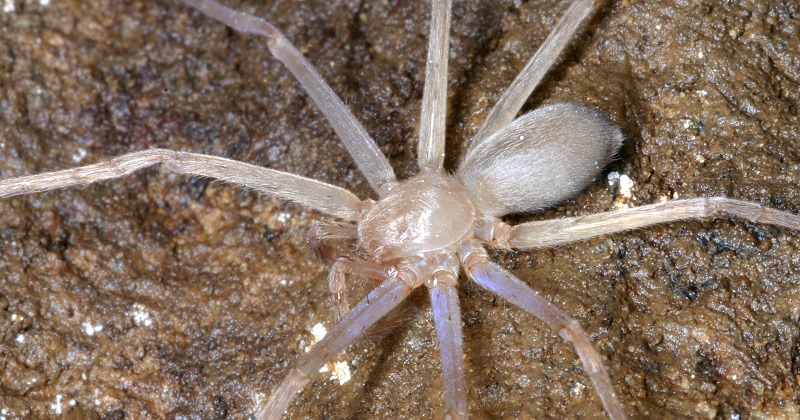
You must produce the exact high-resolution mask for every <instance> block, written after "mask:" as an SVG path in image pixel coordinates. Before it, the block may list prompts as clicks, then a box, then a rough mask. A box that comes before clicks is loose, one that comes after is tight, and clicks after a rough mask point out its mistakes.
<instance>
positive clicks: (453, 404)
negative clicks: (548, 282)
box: [3, 2, 797, 415]
mask: <svg viewBox="0 0 800 420" xmlns="http://www.w3.org/2000/svg"><path fill="white" fill-rule="evenodd" d="M190 3H192V2H190ZM580 3H583V5H584V7H586V9H585V10H584V12H585V13H588V7H587V6H586V2H575V4H580ZM435 6H441V4H440V5H435ZM570 10H571V11H572V13H574V12H575V6H573V7H572V8H571V9H570ZM569 15H570V12H567V16H569ZM580 20H581V19H578V18H573V19H572V21H573V22H575V23H576V24H577V22H579V21H580ZM445 33H446V31H445ZM566 38H568V37H562V41H564V42H565V41H566ZM445 44H446V43H445ZM432 50H434V49H432ZM544 67H545V68H542V70H546V67H549V66H544ZM442 73H444V72H442ZM426 79H427V78H426ZM427 85H430V83H428V84H427ZM440 88H442V89H443V87H442V86H440ZM532 88H533V86H531V89H532ZM427 96H428V95H426V97H427ZM442 96H443V95H442ZM521 96H522V100H524V99H525V97H527V96H528V95H527V94H524V95H521ZM424 102H425V103H426V104H428V103H429V102H431V101H429V100H425V101H424ZM438 109H439V111H443V106H440V107H438ZM544 109H545V110H547V111H552V112H555V113H557V114H558V115H559V116H560V117H562V118H569V117H570V114H569V113H566V114H565V113H564V110H563V108H561V109H559V108H558V107H556V108H544ZM568 109H572V110H573V111H575V112H576V113H577V114H578V115H584V116H593V115H595V114H594V113H592V112H589V111H586V110H584V109H583V108H568ZM516 112H517V110H514V111H513V112H510V114H512V115H510V116H509V117H508V118H509V119H511V118H513V117H514V116H515V114H516ZM536 112H545V111H536ZM441 114H442V112H440V113H439V115H441ZM529 115H530V114H529ZM533 115H540V114H533ZM522 118H524V117H522ZM530 118H531V120H532V121H533V122H531V123H530V124H532V125H534V126H536V125H537V123H538V122H540V120H538V119H537V118H535V117H530ZM590 119H591V118H590ZM423 120H424V119H423ZM593 121H594V122H595V123H597V124H598V127H600V128H602V129H601V130H600V131H606V132H607V133H608V132H609V131H610V132H613V129H611V128H609V127H608V126H606V125H605V123H600V122H599V121H601V120H593ZM592 125H594V124H592ZM422 126H423V127H425V124H423V125H422ZM442 127H443V126H442ZM592 131H597V127H595V128H594V129H592ZM606 137H613V135H607V136H606ZM150 153H153V152H150ZM561 153H564V151H563V150H562V151H561ZM145 154H146V153H145ZM604 154H606V155H610V153H609V151H608V150H606V152H605V153H604ZM421 155H423V156H425V153H421ZM434 155H437V154H436V153H434ZM129 156H130V155H129ZM134 156H136V155H134ZM187 156H194V155H187ZM584 157H585V156H584ZM200 159H205V158H200ZM434 160H435V159H434ZM590 160H591V159H590ZM466 161H467V162H469V161H470V153H468V154H467V158H466ZM558 163H559V162H550V164H551V165H557V164H558ZM101 165H102V164H101ZM587 166H588V167H591V168H592V171H591V173H590V174H584V178H587V179H588V178H591V177H592V176H593V175H594V173H596V170H597V169H598V167H597V166H596V165H594V166H593V165H587ZM464 168H468V166H463V165H462V166H461V171H462V172H461V173H460V175H461V176H462V177H464V178H466V179H469V171H468V170H467V169H464ZM435 169H440V167H437V168H432V171H434V172H435ZM554 169H556V168H554ZM531 170H535V169H533V168H532V169H531ZM464 172H467V173H466V174H464ZM22 179H26V178H22ZM27 179H30V178H27ZM368 179H369V177H368ZM417 179H419V178H417ZM19 180H20V179H17V180H16V181H19ZM92 180H94V179H92ZM10 181H11V182H12V183H14V181H15V180H10ZM508 181H511V183H513V181H516V179H511V180H508ZM584 181H586V179H584ZM3 185H9V184H3ZM14 185H19V184H18V183H15V184H14ZM514 186H515V187H516V188H517V189H516V190H515V191H513V193H514V194H516V193H518V192H519V191H521V190H524V185H520V184H519V183H517V184H515V185H514ZM582 186H583V184H581V185H580V186H579V187H577V188H582ZM57 187H58V186H55V187H54V186H52V185H47V188H57ZM378 189H379V190H380V187H378ZM6 191H8V190H6ZM473 194H475V193H474V192H473ZM564 194H565V195H566V194H567V193H566V192H565V193H564ZM389 197H390V198H391V194H389ZM480 197H483V195H480V194H479V197H478V198H480ZM295 198H296V197H295ZM298 201H301V200H298ZM388 201H390V200H386V201H382V202H384V203H385V202H388ZM698 201H702V200H696V201H695V202H698ZM531 202H536V201H527V202H525V203H521V204H522V205H529V203H531ZM379 203H380V202H379ZM681 203H684V204H685V203H686V202H681V201H675V202H672V203H670V204H664V205H657V206H660V207H655V208H669V207H670V206H671V205H672V206H679V208H680V206H681V205H682V204H681ZM316 204H317V205H319V203H316ZM539 204H541V203H540V202H539ZM403 205H404V204H402V203H401V204H399V205H398V207H400V208H401V207H402V206H403ZM742 206H744V207H745V208H751V207H750V205H745V204H742ZM482 208H483V209H484V212H485V213H488V211H486V208H487V207H482ZM489 208H491V206H490V207H489ZM323 209H328V208H327V207H323ZM524 209H526V210H527V209H530V208H528V207H525V208H524ZM647 209H650V210H652V209H653V207H640V208H638V209H634V210H630V211H622V212H619V213H616V214H613V215H612V217H613V218H612V219H610V220H608V222H609V223H612V224H613V223H614V222H618V221H619V220H618V219H617V217H618V216H621V215H625V214H632V213H636V212H641V211H646V210H647ZM328 210H330V209H328ZM334 214H335V213H334ZM769 214H773V215H778V216H779V219H778V220H779V221H780V220H783V221H785V222H786V223H785V224H788V225H789V226H790V227H792V228H794V229H797V218H796V216H792V215H788V214H779V213H777V212H774V213H772V212H770V213H769ZM666 217H667V218H668V219H670V220H671V219H674V218H675V217H674V215H672V216H670V214H667V215H666ZM683 217H686V215H683ZM578 219H581V220H583V218H578ZM586 220H591V217H589V218H587V219H586ZM489 221H492V222H494V221H493V219H489ZM566 221H567V223H569V219H566ZM648 222H649V223H652V222H653V221H648ZM551 223H557V224H558V223H561V222H532V224H525V225H523V226H526V225H527V226H542V225H545V226H546V225H549V224H551ZM789 223H791V224H789ZM492 225H493V223H491V224H490V223H484V224H482V225H479V226H478V227H482V228H490V229H489V230H491V227H492ZM500 226H501V227H505V226H504V225H500ZM609 229H610V230H614V229H615V228H614V226H613V225H612V226H610V227H609ZM347 230H348V229H347V226H342V225H338V224H333V225H321V227H320V228H318V231H317V233H318V234H320V235H327V234H332V233H333V234H338V233H342V232H346V231H347ZM601 233H605V232H600V233H597V232H593V235H596V234H601ZM349 235H352V233H349ZM478 236H479V237H481V238H483V239H484V240H486V241H487V242H495V241H497V240H499V239H502V238H499V237H495V236H494V235H491V236H490V235H489V234H487V233H486V232H485V229H479V230H478ZM513 239H514V237H513V236H512V240H513ZM496 245H498V244H496ZM465 246H467V247H468V249H467V250H464V251H462V253H463V254H465V256H464V257H463V259H464V260H466V262H468V263H469V258H468V257H469V256H470V255H474V253H478V254H480V253H481V251H480V248H479V247H477V246H475V247H469V246H468V244H467V245H465ZM321 250H322V251H323V252H328V251H330V250H329V249H328V248H325V247H323V248H322V249H321ZM341 257H342V258H344V260H339V261H337V262H338V264H339V266H340V267H345V268H347V267H348V266H351V267H352V265H353V263H354V262H355V263H361V264H356V267H355V268H358V269H360V270H362V271H364V270H366V271H369V272H370V273H371V274H372V275H378V273H376V272H375V270H372V268H374V267H372V266H371V265H369V264H366V263H363V262H361V261H359V259H358V258H356V257H358V255H356V256H354V255H352V254H343V255H341ZM482 264H484V263H481V265H478V267H485V266H484V265H482ZM485 264H488V263H485ZM393 265H400V266H401V267H398V268H400V269H401V273H402V265H401V264H393ZM491 267H496V266H491ZM381 268H385V267H381ZM445 271H446V273H449V274H450V276H449V278H450V281H452V282H454V281H455V274H456V273H454V271H455V269H454V268H453V267H452V266H450V267H449V269H448V270H445ZM412 272H413V271H412ZM334 273H336V271H334ZM420 277H421V276H420ZM446 277H447V276H446ZM503 277H504V278H508V279H510V277H507V276H505V275H504V276H503ZM423 280H424V279H421V278H417V282H422V281H423ZM439 280H443V281H442V282H440V283H439V284H437V285H436V286H435V287H433V289H432V290H433V291H432V293H436V290H437V288H438V290H445V294H449V296H450V299H449V301H450V302H451V303H452V306H455V308H456V309H450V310H451V311H453V310H455V311H457V302H455V297H454V296H453V288H452V284H450V285H448V284H447V282H445V281H444V280H445V279H439ZM479 280H481V279H479ZM495 280H496V279H495ZM483 281H484V282H486V281H487V280H486V279H483ZM391 283H392V282H384V285H383V286H381V287H383V290H386V289H387V288H388V287H389V286H391ZM442 283H443V284H442ZM379 290H380V289H379ZM525 290H526V292H525V293H532V292H530V291H528V289H525ZM532 299H536V298H535V297H533V298H532ZM434 300H435V299H434ZM344 302H346V301H341V302H340V312H342V313H344V312H345V309H344V308H343V307H342V305H343V304H344ZM542 303H543V304H545V305H549V304H548V303H547V302H544V301H542ZM374 306H376V305H374V304H373V305H371V306H369V307H374ZM434 308H435V309H441V308H437V306H436V305H434ZM381 309H385V310H388V309H386V308H381ZM349 314H350V315H349V317H345V320H348V319H349V320H350V321H353V320H354V316H353V312H352V311H351V312H350V313H349ZM451 318H455V319H460V317H459V316H451ZM342 325H344V324H341V323H340V324H339V326H337V327H336V328H339V329H341V328H343V327H342ZM450 328H451V329H458V328H460V325H459V324H457V323H456V324H452V325H451V327H450ZM335 332H336V329H334V331H332V332H331V333H329V334H328V335H327V336H326V337H327V340H328V341H327V342H330V341H331V340H334V339H335V338H336V337H339V336H338V335H337V334H335ZM348 340H349V338H348ZM345 341H347V340H345ZM327 342H326V341H323V343H320V344H318V345H317V347H316V349H317V351H319V349H321V348H324V347H320V346H325V345H326V344H325V343H327ZM447 342H448V341H447V340H444V341H443V343H442V344H440V351H441V353H442V355H443V357H447V354H448V353H449V354H450V355H451V356H452V355H453V353H456V352H455V351H453V350H448V349H450V348H452V347H454V346H448V345H447ZM587 343H588V342H587ZM345 344H346V343H343V344H341V346H344V345H345ZM583 350H584V351H586V352H592V353H593V350H592V349H591V347H590V346H588V344H587V345H586V346H584V347H583ZM337 352H338V351H337ZM332 353H336V352H332ZM313 354H314V350H312V353H310V355H311V356H306V358H308V357H313ZM457 354H458V355H459V356H458V357H450V361H451V362H452V364H454V365H459V364H460V363H459V362H461V361H462V359H461V357H460V352H457ZM445 365H447V364H445ZM452 370H454V371H455V372H459V371H461V370H463V366H454V367H453V369H452ZM309 371H310V372H315V370H314V369H309ZM445 375H446V376H447V375H450V378H452V377H453V376H454V374H453V372H449V373H448V370H447V369H445ZM455 376H456V377H458V376H459V375H458V374H455ZM600 381H601V382H602V381H603V379H602V378H601V379H600ZM445 383H446V384H448V385H450V387H449V388H448V389H447V392H446V398H445V399H446V401H447V402H448V404H447V405H448V409H450V410H451V411H452V412H453V414H459V413H462V412H464V411H465V402H464V399H463V396H459V394H460V392H463V391H464V389H463V386H462V387H460V388H459V387H458V386H454V385H458V381H450V380H446V381H445ZM462 384H463V382H462ZM454 388H455V389H454ZM601 388H602V387H601ZM605 389H606V390H607V391H608V392H609V393H613V391H612V390H611V389H610V387H606V388H605ZM448 394H450V395H448ZM453 395H455V397H453ZM606 396H607V397H608V393H607V394H606ZM289 401H290V399H289V398H282V399H279V402H281V403H284V404H288V402H289ZM607 406H608V404H607ZM276 411H278V412H282V409H276ZM612 413H614V408H613V404H612V408H611V409H609V414H612ZM620 415H621V414H620Z"/></svg>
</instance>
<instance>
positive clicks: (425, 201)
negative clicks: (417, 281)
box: [358, 173, 475, 261]
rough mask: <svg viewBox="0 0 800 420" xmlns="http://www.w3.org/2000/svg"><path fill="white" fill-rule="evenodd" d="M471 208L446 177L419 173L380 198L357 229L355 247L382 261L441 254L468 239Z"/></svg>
mask: <svg viewBox="0 0 800 420" xmlns="http://www.w3.org/2000/svg"><path fill="white" fill-rule="evenodd" d="M474 224H475V207H474V206H473V205H472V203H471V202H470V201H469V198H467V192H466V190H465V189H464V186H463V185H462V184H461V183H460V182H458V181H457V180H455V179H454V178H452V177H451V176H449V175H445V174H442V173H422V174H419V175H416V176H415V177H413V178H411V179H408V180H406V181H404V182H402V183H401V184H399V185H398V186H397V187H395V188H394V189H393V190H392V191H391V192H390V193H389V194H388V195H387V196H386V197H383V198H381V200H380V201H378V202H377V203H376V204H375V206H374V207H373V208H372V209H371V210H370V211H369V213H367V214H366V216H365V217H364V219H362V220H361V221H360V222H359V224H358V238H359V245H360V247H361V248H362V249H363V250H364V251H365V252H366V253H367V254H369V255H370V256H371V257H372V258H374V259H376V260H378V261H386V260H391V259H395V258H402V257H407V256H411V255H416V254H420V253H423V252H429V251H434V250H437V249H444V248H447V247H449V246H451V245H453V244H457V243H459V242H461V241H462V240H463V239H465V238H466V237H467V236H469V235H471V233H472V229H473V226H474Z"/></svg>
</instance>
